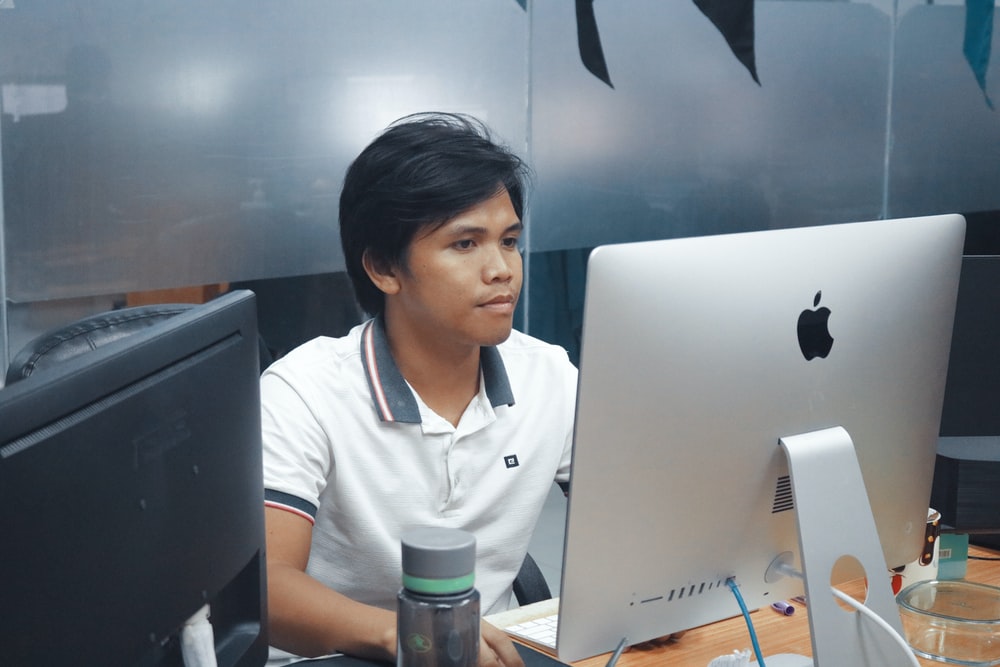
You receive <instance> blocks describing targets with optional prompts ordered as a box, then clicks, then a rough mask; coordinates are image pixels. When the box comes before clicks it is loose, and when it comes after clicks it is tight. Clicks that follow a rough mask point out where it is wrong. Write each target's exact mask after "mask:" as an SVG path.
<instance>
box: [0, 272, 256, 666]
mask: <svg viewBox="0 0 1000 667" xmlns="http://www.w3.org/2000/svg"><path fill="white" fill-rule="evenodd" d="M256 331H257V330H256V311H255V308H254V300H253V294H252V293H249V292H242V293H234V294H231V295H227V296H225V297H222V298H220V299H219V300H217V301H213V302H211V303H209V304H207V305H203V306H199V307H196V308H193V309H191V310H189V311H186V312H184V313H182V314H179V315H176V316H175V317H173V318H171V319H169V320H167V321H165V322H162V323H159V324H157V325H155V326H153V327H150V328H149V329H147V330H145V331H141V332H137V333H135V334H132V335H131V336H129V337H128V338H126V339H123V340H121V341H117V342H114V343H109V344H108V345H107V346H105V347H102V348H100V349H98V350H95V351H93V352H89V353H87V354H85V355H83V356H81V357H78V358H76V359H73V360H69V361H66V362H65V363H63V364H60V365H59V366H56V367H53V368H51V369H47V370H45V371H39V372H37V373H35V374H34V375H32V376H31V377H29V378H26V379H24V380H22V381H20V382H18V383H16V384H13V385H10V386H9V387H6V388H5V389H3V390H2V391H0V536H2V537H0V544H2V546H0V618H3V622H2V623H0V664H4V665H29V664H31V665H34V664H52V665H57V664H80V665H91V664H94V665H96V664H116V665H159V664H179V657H180V654H179V653H178V647H177V633H178V631H179V630H180V627H181V625H182V624H183V622H184V620H186V619H187V618H188V617H190V616H191V615H192V614H193V613H194V612H195V611H197V610H198V609H199V608H200V607H201V606H202V605H204V604H206V603H209V604H210V605H211V610H212V619H211V620H212V624H213V627H214V629H215V639H216V652H217V655H218V661H219V664H220V665H237V664H239V665H250V664H263V662H264V661H265V660H266V656H267V642H266V636H265V633H264V631H263V628H264V620H265V617H266V604H265V602H264V600H265V596H264V549H263V539H264V538H263V534H264V532H263V490H262V486H261V481H260V480H261V453H260V408H259V405H260V404H259V394H258V370H257V368H258V350H257V335H256Z"/></svg>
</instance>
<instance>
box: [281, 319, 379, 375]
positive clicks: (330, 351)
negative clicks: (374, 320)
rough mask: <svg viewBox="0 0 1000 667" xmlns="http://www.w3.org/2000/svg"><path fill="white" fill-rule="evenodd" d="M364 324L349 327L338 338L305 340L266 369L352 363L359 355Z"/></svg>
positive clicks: (295, 369) (324, 337)
mask: <svg viewBox="0 0 1000 667" xmlns="http://www.w3.org/2000/svg"><path fill="white" fill-rule="evenodd" d="M363 328H364V324H359V325H358V326H356V327H354V328H353V329H351V330H350V331H349V332H348V333H347V334H345V335H343V336H340V337H338V338H331V337H329V336H317V337H316V338H312V339H310V340H307V341H306V342H304V343H302V344H301V345H298V346H297V347H295V348H293V349H292V350H290V351H289V352H288V353H287V354H285V355H284V356H283V357H281V358H280V359H278V360H277V361H275V362H274V364H272V365H271V366H270V367H268V371H271V372H281V371H285V372H287V371H290V370H294V371H296V372H301V371H305V370H308V369H318V368H322V367H331V366H333V367H337V366H340V365H341V364H345V363H352V361H353V360H356V358H357V357H359V356H360V355H361V331H362V329H363Z"/></svg>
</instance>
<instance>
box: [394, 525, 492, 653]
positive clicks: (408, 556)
mask: <svg viewBox="0 0 1000 667" xmlns="http://www.w3.org/2000/svg"><path fill="white" fill-rule="evenodd" d="M402 555H403V587H402V588H401V589H400V591H399V595H398V603H399V605H398V616H397V627H396V630H397V639H396V666H397V667H475V665H476V664H477V662H478V660H479V591H477V590H476V589H475V587H474V584H475V567H476V538H475V537H473V535H472V534H471V533H467V532H465V531H462V530H458V529H454V528H416V529H413V530H409V531H407V532H406V533H404V534H403V536H402Z"/></svg>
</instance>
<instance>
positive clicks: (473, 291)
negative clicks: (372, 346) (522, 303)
mask: <svg viewBox="0 0 1000 667" xmlns="http://www.w3.org/2000/svg"><path fill="white" fill-rule="evenodd" d="M521 229H522V225H521V221H520V220H519V219H518V217H517V214H516V213H515V212H514V207H513V205H512V204H511V201H510V196H509V195H508V194H507V191H506V190H501V191H500V193H499V194H497V195H496V196H495V197H493V198H492V199H489V200H487V201H485V202H483V203H482V204H479V205H477V206H475V207H473V208H471V209H469V210H468V211H466V212H465V213H462V214H461V215H459V216H457V217H455V218H453V219H451V220H449V221H448V222H447V223H445V224H444V225H442V226H440V227H437V228H435V229H433V230H432V231H429V232H423V233H418V234H417V236H415V237H414V239H413V241H412V242H411V244H410V247H409V250H408V253H407V255H406V260H405V262H406V266H405V267H402V268H400V269H397V270H396V271H395V277H396V281H397V285H398V292H397V293H396V294H393V295H390V298H389V299H388V301H390V302H391V304H390V303H387V311H386V315H387V317H390V318H393V320H394V321H393V323H392V324H393V328H394V330H396V331H403V330H404V327H405V330H406V331H408V332H409V333H410V334H411V335H414V336H418V337H420V338H421V339H423V340H424V341H425V342H433V344H445V345H451V344H458V345H464V346H467V345H475V346H480V345H496V344H498V343H501V342H503V341H504V340H506V339H507V337H508V336H509V335H510V331H511V328H512V326H513V317H514V307H515V306H516V305H517V299H518V296H519V294H520V291H521V280H522V273H521V271H522V267H521V253H520V249H519V248H518V239H519V238H520V236H521ZM400 325H402V326H400Z"/></svg>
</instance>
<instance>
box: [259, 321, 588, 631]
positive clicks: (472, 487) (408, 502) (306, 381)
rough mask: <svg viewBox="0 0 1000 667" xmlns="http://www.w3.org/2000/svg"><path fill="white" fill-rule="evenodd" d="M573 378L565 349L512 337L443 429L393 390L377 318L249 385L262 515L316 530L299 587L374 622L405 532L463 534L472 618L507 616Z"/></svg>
mask: <svg viewBox="0 0 1000 667" xmlns="http://www.w3.org/2000/svg"><path fill="white" fill-rule="evenodd" d="M576 378H577V371H576V368H575V367H574V366H573V365H572V363H571V362H570V361H569V358H568V356H567V354H566V351H565V350H564V349H563V348H561V347H558V346H555V345H551V344H548V343H545V342H543V341H540V340H538V339H535V338H532V337H530V336H528V335H525V334H522V333H520V332H517V331H514V332H512V334H511V336H510V338H509V339H508V340H507V341H505V342H504V343H502V344H500V345H499V346H497V347H495V348H483V350H482V361H481V382H480V392H479V395H477V396H476V397H475V398H474V399H473V400H472V402H471V403H470V404H469V406H468V408H467V409H466V411H465V413H464V414H463V415H462V418H461V420H460V421H459V424H458V426H457V427H454V426H452V424H451V423H450V422H448V421H447V420H445V419H443V418H442V417H440V416H439V415H437V414H435V413H434V412H433V411H432V410H430V409H429V408H428V407H427V406H426V405H425V404H424V403H423V401H421V400H420V397H419V396H417V395H416V393H415V392H414V391H412V389H411V388H410V386H409V385H408V384H407V383H406V381H405V380H404V379H403V377H402V375H401V374H400V372H399V369H398V368H397V366H396V364H395V362H394V360H393V358H392V355H391V354H390V352H389V347H388V343H387V340H386V336H385V330H384V325H383V324H382V321H381V319H380V318H376V319H374V320H371V321H369V322H366V323H364V324H361V325H358V326H357V327H355V328H354V329H352V330H351V332H350V333H348V334H347V335H346V336H344V337H343V338H337V339H333V338H317V339H315V340H312V341H310V342H308V343H306V344H304V345H302V346H300V347H298V348H296V349H295V350H293V351H292V352H291V353H289V354H288V355H286V356H285V357H283V358H282V359H280V360H279V361H277V362H276V363H274V364H272V365H271V366H270V367H269V368H268V369H267V371H266V372H265V373H264V374H263V376H262V377H261V400H262V408H263V412H262V422H263V441H264V486H265V500H266V503H267V504H268V505H269V506H271V507H280V508H283V509H286V510H288V511H292V512H296V513H298V514H300V515H301V516H303V517H305V518H307V519H308V520H310V521H312V522H313V523H314V526H313V534H312V547H311V552H310V555H309V564H308V567H307V572H308V573H309V574H310V575H312V576H313V577H315V578H316V579H318V580H319V581H321V582H323V583H324V584H326V585H327V586H329V587H331V588H333V589H335V590H337V591H339V592H341V593H343V594H344V595H347V596H348V597H350V598H352V599H354V600H357V601H360V602H363V603H366V604H371V605H375V606H379V607H383V608H386V609H395V608H396V594H397V592H398V591H399V588H400V582H401V572H400V553H399V552H400V544H399V538H400V535H401V533H402V532H403V531H404V530H405V529H407V528H410V527H415V526H449V527H455V528H461V529H464V530H467V531H469V532H471V533H472V534H474V535H475V536H476V549H477V561H476V588H477V589H479V592H480V595H481V600H482V602H481V609H482V613H483V614H484V615H486V614H491V613H495V612H498V611H502V610H505V609H507V608H508V607H509V606H511V597H512V596H511V585H512V582H513V580H514V577H515V576H516V575H517V572H518V569H519V568H520V566H521V562H522V560H523V559H524V555H525V553H526V552H527V548H528V541H529V540H530V538H531V533H532V531H533V529H534V527H535V522H536V521H537V519H538V516H539V513H540V511H541V509H542V505H543V503H544V501H545V497H546V495H547V494H548V492H549V490H550V489H551V487H552V484H553V482H554V481H566V480H568V478H569V464H570V447H571V441H572V432H573V418H574V409H575V402H576ZM515 397H516V399H517V400H516V401H515Z"/></svg>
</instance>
